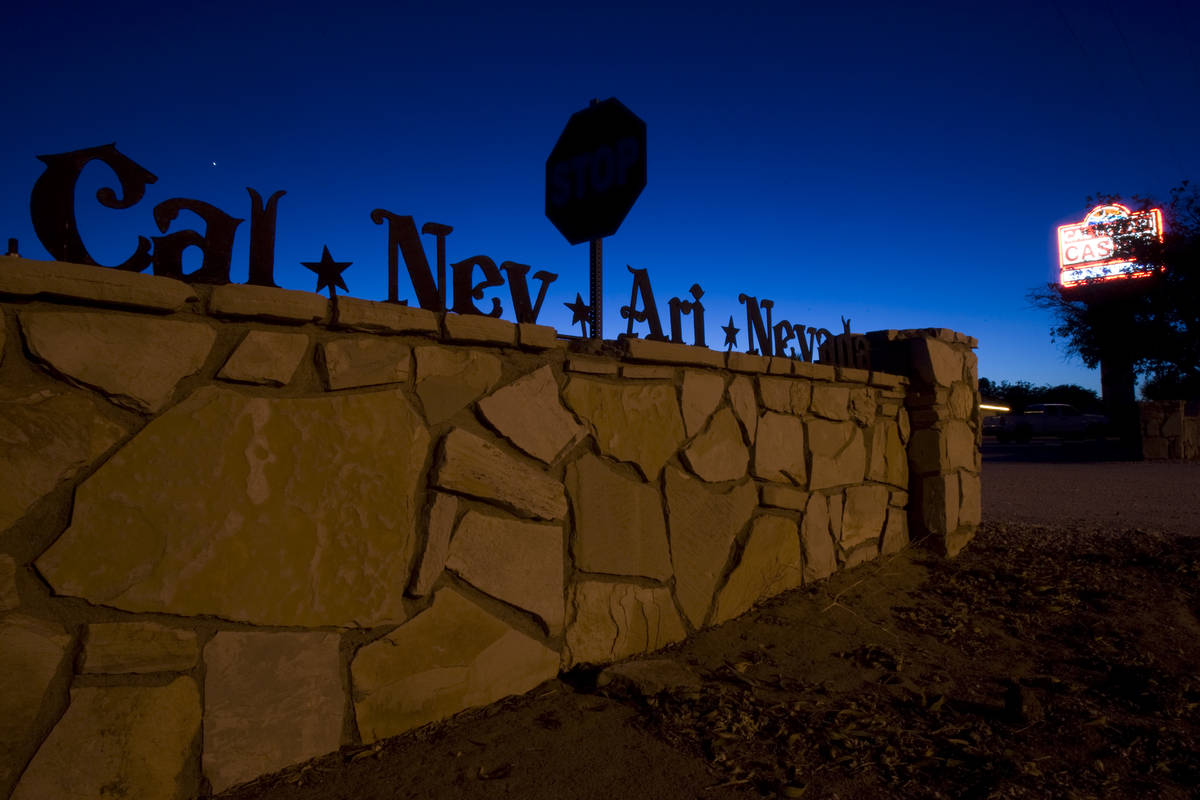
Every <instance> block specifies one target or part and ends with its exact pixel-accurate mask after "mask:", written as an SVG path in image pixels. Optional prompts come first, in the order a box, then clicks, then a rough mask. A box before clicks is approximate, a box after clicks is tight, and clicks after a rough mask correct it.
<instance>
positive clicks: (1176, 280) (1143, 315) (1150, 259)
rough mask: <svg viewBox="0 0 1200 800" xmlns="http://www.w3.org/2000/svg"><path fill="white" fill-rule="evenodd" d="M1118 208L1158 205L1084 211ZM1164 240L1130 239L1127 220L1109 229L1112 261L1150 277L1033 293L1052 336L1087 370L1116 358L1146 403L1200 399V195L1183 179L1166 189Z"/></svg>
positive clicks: (1102, 199) (1144, 203)
mask: <svg viewBox="0 0 1200 800" xmlns="http://www.w3.org/2000/svg"><path fill="white" fill-rule="evenodd" d="M1113 202H1121V203H1123V204H1124V205H1126V206H1128V207H1130V208H1131V209H1133V210H1135V211H1144V210H1147V209H1150V208H1155V207H1158V204H1157V203H1155V202H1154V201H1153V200H1152V199H1151V198H1148V197H1142V196H1138V195H1134V196H1133V197H1130V198H1126V199H1123V200H1122V199H1120V198H1117V197H1114V196H1106V195H1099V196H1096V197H1090V198H1088V206H1089V208H1091V207H1093V206H1096V205H1101V204H1106V203H1113ZM1161 207H1162V210H1163V220H1164V226H1163V227H1164V229H1165V235H1164V237H1163V241H1162V242H1161V243H1160V242H1158V241H1156V240H1147V239H1146V238H1144V237H1133V236H1124V237H1123V236H1122V235H1121V234H1124V233H1128V227H1127V226H1128V225H1129V223H1128V221H1122V222H1115V223H1108V224H1106V225H1104V226H1102V228H1103V229H1104V230H1103V232H1105V233H1109V234H1111V235H1114V239H1115V240H1116V242H1117V249H1116V252H1115V254H1114V255H1116V256H1118V257H1121V258H1129V259H1132V260H1135V261H1136V262H1137V263H1139V264H1153V265H1159V266H1161V267H1162V269H1160V270H1158V271H1156V272H1154V274H1153V275H1151V276H1149V277H1142V278H1136V279H1130V280H1112V281H1103V280H1096V281H1091V282H1089V283H1087V284H1085V285H1083V286H1079V287H1074V288H1071V289H1065V290H1064V289H1062V288H1060V287H1059V286H1058V285H1057V284H1047V285H1046V286H1045V287H1043V288H1040V289H1036V290H1034V291H1032V292H1031V293H1030V295H1029V297H1030V300H1031V301H1032V302H1033V304H1034V305H1035V306H1037V307H1039V308H1043V309H1046V310H1048V311H1050V312H1051V314H1052V315H1053V316H1054V325H1053V326H1052V327H1051V329H1050V335H1051V338H1052V339H1053V340H1055V341H1058V342H1061V343H1062V344H1063V345H1064V346H1065V348H1066V350H1067V352H1068V353H1070V354H1072V355H1075V356H1078V357H1079V358H1080V359H1081V360H1082V361H1083V363H1084V364H1086V365H1087V366H1088V367H1093V368H1094V367H1096V366H1097V365H1098V364H1099V363H1100V360H1101V355H1102V354H1112V353H1120V354H1122V355H1124V356H1126V357H1128V358H1129V359H1130V361H1131V362H1132V365H1133V369H1134V372H1135V373H1136V374H1137V375H1139V376H1141V377H1142V378H1144V379H1145V384H1144V386H1143V394H1144V395H1145V396H1147V397H1148V398H1150V399H1195V398H1200V192H1198V191H1197V189H1196V188H1195V187H1193V186H1191V185H1190V184H1189V183H1188V181H1184V182H1183V183H1182V184H1181V185H1179V186H1177V187H1175V188H1174V189H1172V190H1171V193H1170V200H1169V202H1167V203H1166V204H1164V205H1162V206H1161Z"/></svg>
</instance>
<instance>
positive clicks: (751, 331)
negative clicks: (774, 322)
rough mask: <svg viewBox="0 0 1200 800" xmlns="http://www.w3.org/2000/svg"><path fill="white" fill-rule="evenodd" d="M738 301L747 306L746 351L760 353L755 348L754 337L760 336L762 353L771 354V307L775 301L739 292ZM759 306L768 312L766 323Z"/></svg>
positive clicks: (753, 353)
mask: <svg viewBox="0 0 1200 800" xmlns="http://www.w3.org/2000/svg"><path fill="white" fill-rule="evenodd" d="M738 302H739V303H743V304H744V305H745V306H746V337H747V338H748V339H749V342H747V349H746V352H747V353H749V354H751V355H757V354H758V351H757V350H755V349H754V339H755V337H758V346H759V347H761V348H762V354H763V355H764V356H769V355H771V340H770V338H768V337H769V336H770V334H769V333H768V331H770V330H771V329H772V326H771V309H772V308H773V307H774V306H775V301H774V300H762V301H760V300H759V299H758V298H757V297H751V296H750V295H748V294H739V295H738ZM759 306H762V307H763V309H765V310H766V312H767V323H766V325H764V324H763V318H762V313H761V312H760V311H759V310H758V309H759Z"/></svg>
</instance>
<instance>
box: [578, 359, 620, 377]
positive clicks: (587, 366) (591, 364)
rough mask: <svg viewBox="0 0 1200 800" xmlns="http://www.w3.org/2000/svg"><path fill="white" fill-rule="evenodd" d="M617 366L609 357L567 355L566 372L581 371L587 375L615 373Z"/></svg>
mask: <svg viewBox="0 0 1200 800" xmlns="http://www.w3.org/2000/svg"><path fill="white" fill-rule="evenodd" d="M618 368H619V366H618V364H617V362H616V361H614V360H613V359H611V358H594V357H592V356H567V366H566V370H567V372H583V373H586V374H589V375H616V374H617V370H618Z"/></svg>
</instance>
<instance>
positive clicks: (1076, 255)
mask: <svg viewBox="0 0 1200 800" xmlns="http://www.w3.org/2000/svg"><path fill="white" fill-rule="evenodd" d="M1122 223H1123V224H1125V226H1126V227H1127V230H1125V231H1122V232H1119V233H1116V234H1115V235H1114V234H1110V233H1109V231H1111V230H1112V228H1113V226H1117V225H1120V224H1122ZM1151 237H1154V238H1156V239H1158V241H1160V242H1161V241H1162V240H1163V223H1162V210H1161V209H1157V208H1154V209H1150V210H1149V211H1130V210H1129V208H1128V207H1126V206H1123V205H1121V204H1119V203H1110V204H1108V205H1102V206H1096V207H1095V208H1093V209H1092V210H1091V211H1089V212H1088V215H1087V216H1086V217H1084V218H1083V222H1075V223H1072V224H1070V225H1060V226H1059V227H1058V269H1059V279H1058V282H1059V284H1060V285H1062V286H1077V285H1079V284H1081V283H1084V282H1085V281H1089V280H1101V281H1106V280H1112V279H1114V278H1144V277H1146V276H1148V275H1151V274H1153V273H1154V272H1155V271H1156V270H1157V269H1158V268H1157V267H1156V266H1154V265H1153V264H1139V263H1137V262H1136V261H1134V260H1132V259H1129V258H1120V257H1117V256H1114V253H1116V252H1117V249H1118V245H1119V244H1125V243H1126V242H1127V240H1129V239H1150V238H1151Z"/></svg>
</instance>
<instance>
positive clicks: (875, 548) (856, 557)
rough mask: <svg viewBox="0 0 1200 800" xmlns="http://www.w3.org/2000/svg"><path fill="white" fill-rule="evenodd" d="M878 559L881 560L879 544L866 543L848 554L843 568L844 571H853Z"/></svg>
mask: <svg viewBox="0 0 1200 800" xmlns="http://www.w3.org/2000/svg"><path fill="white" fill-rule="evenodd" d="M876 558H879V542H877V541H876V542H865V543H863V544H862V545H860V546H858V547H856V548H854V549H853V550H851V551H850V552H849V553H846V556H845V563H844V564H843V565H842V567H843V569H852V568H853V567H857V566H858V565H859V564H865V563H867V562H868V561H874V560H875V559H876Z"/></svg>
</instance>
